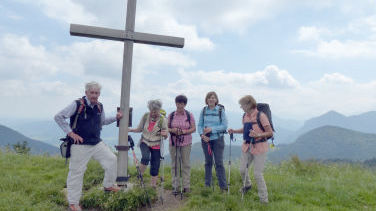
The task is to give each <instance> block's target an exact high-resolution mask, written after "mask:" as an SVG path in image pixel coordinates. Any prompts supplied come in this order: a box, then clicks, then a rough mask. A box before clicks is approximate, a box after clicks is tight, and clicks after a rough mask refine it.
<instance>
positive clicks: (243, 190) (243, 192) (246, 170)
mask: <svg viewBox="0 0 376 211" xmlns="http://www.w3.org/2000/svg"><path fill="white" fill-rule="evenodd" d="M247 175H248V158H247V166H246V168H245V173H244V181H243V189H242V201H243V199H244V194H245V182H246V180H247Z"/></svg>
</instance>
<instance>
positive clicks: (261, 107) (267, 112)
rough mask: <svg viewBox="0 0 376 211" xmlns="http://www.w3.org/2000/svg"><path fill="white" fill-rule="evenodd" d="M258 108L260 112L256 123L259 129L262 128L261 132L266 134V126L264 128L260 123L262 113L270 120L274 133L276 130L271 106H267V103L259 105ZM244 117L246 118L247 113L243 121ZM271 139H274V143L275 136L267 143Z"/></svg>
mask: <svg viewBox="0 0 376 211" xmlns="http://www.w3.org/2000/svg"><path fill="white" fill-rule="evenodd" d="M256 107H257V110H258V113H257V117H256V121H257V125H258V126H259V128H261V130H262V131H264V132H265V128H264V126H262V124H261V121H260V115H261V113H264V114H265V115H266V117H267V118H268V120H269V123H270V126H271V127H272V130H273V132H274V131H275V130H274V126H273V121H272V111H271V110H270V107H269V104H267V103H257V106H256ZM244 116H245V113H244V114H243V119H244ZM269 139H272V142H273V141H274V136H271V137H268V138H266V140H265V141H267V140H269Z"/></svg>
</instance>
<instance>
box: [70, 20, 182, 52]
mask: <svg viewBox="0 0 376 211" xmlns="http://www.w3.org/2000/svg"><path fill="white" fill-rule="evenodd" d="M70 34H71V35H73V36H81V37H93V38H99V39H105V40H116V41H127V40H129V41H133V42H135V43H142V44H150V45H160V46H169V47H176V48H183V47H184V38H180V37H171V36H164V35H156V34H148V33H140V32H131V31H124V30H118V29H109V28H103V27H95V26H86V25H80V24H71V25H70Z"/></svg>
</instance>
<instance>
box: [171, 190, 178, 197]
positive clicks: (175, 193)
mask: <svg viewBox="0 0 376 211" xmlns="http://www.w3.org/2000/svg"><path fill="white" fill-rule="evenodd" d="M171 194H172V195H174V196H177V195H179V191H177V190H173V191H171Z"/></svg>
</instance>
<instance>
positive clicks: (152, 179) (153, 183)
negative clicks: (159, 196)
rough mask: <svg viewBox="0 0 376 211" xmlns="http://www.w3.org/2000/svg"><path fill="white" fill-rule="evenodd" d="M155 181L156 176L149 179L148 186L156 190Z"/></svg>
mask: <svg viewBox="0 0 376 211" xmlns="http://www.w3.org/2000/svg"><path fill="white" fill-rule="evenodd" d="M157 180H158V176H152V177H151V179H150V186H151V187H152V188H157Z"/></svg>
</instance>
